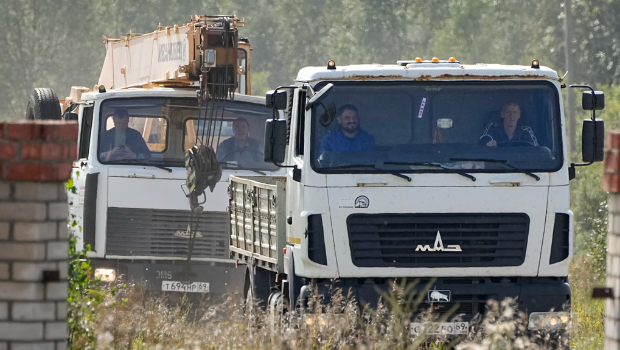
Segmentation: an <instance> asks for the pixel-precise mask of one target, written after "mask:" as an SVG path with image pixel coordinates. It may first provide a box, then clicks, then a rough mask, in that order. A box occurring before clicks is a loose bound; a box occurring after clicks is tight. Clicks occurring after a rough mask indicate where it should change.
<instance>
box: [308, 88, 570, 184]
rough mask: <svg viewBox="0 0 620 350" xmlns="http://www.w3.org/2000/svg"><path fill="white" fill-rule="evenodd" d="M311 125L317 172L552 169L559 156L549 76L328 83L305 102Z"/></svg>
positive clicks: (556, 102) (554, 97)
mask: <svg viewBox="0 0 620 350" xmlns="http://www.w3.org/2000/svg"><path fill="white" fill-rule="evenodd" d="M317 90H318V89H317ZM312 130H313V131H312V132H313V137H312V141H311V145H312V154H311V157H312V166H313V168H314V169H315V170H316V171H318V172H321V173H329V172H333V173H355V172H373V170H372V168H370V167H368V165H373V166H374V167H375V168H377V169H379V170H378V171H377V172H379V171H383V172H385V170H390V171H397V172H402V173H406V172H416V173H419V172H449V171H454V170H460V171H464V170H466V171H467V172H517V171H521V170H522V171H546V172H551V171H557V170H559V169H560V167H561V166H562V162H563V159H562V137H561V130H562V129H561V120H560V108H559V97H558V93H557V89H556V88H555V87H554V85H553V84H551V83H548V82H526V83H519V82H510V83H508V82H497V81H494V82H476V83H460V82H415V83H394V82H390V83H369V82H364V83H339V82H335V83H334V87H333V88H332V89H331V90H330V91H329V92H328V93H327V96H326V97H325V98H324V99H323V100H322V101H320V103H318V104H315V105H314V106H313V108H312ZM356 165H359V168H357V167H356Z"/></svg>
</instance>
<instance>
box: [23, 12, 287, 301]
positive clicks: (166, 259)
mask: <svg viewBox="0 0 620 350" xmlns="http://www.w3.org/2000/svg"><path fill="white" fill-rule="evenodd" d="M241 25H243V21H241V20H239V19H237V18H236V17H235V16H214V17H211V16H197V17H194V18H192V20H191V22H190V23H187V24H185V25H184V26H181V27H178V26H176V25H175V26H174V27H160V28H158V29H157V30H156V31H154V32H152V33H148V34H143V35H128V36H127V37H123V38H121V39H106V40H105V44H106V50H107V54H106V58H105V62H104V66H103V69H102V72H101V76H100V79H99V83H98V85H97V86H96V87H95V89H94V91H90V90H89V89H86V88H73V89H72V96H71V97H70V98H68V99H67V100H66V101H64V103H65V105H66V107H67V109H66V111H65V113H64V118H65V119H77V120H78V121H79V125H80V131H79V140H78V143H79V145H78V160H77V161H76V162H75V163H74V169H73V176H72V183H73V184H72V189H71V190H70V191H69V202H70V203H69V204H70V216H71V218H70V219H71V220H72V221H74V232H75V234H76V235H77V239H78V240H77V249H78V250H79V249H82V247H86V245H90V248H91V251H90V252H89V254H88V256H89V257H90V259H91V263H92V265H93V267H94V269H95V271H94V275H95V277H97V278H101V279H102V280H103V281H105V282H113V281H115V280H116V279H117V278H119V277H120V276H121V275H123V276H124V279H123V280H124V281H134V282H146V283H147V286H148V289H149V291H150V292H152V293H156V294H157V293H164V292H166V293H169V294H172V295H173V297H178V296H179V295H180V293H173V292H193V293H198V294H192V295H194V296H198V295H207V296H210V295H214V296H221V295H223V294H225V293H227V292H229V291H233V292H235V291H236V292H240V291H242V287H243V269H236V268H235V265H236V261H235V260H232V259H230V255H229V242H228V241H229V232H228V230H229V219H228V213H227V208H226V206H227V204H228V194H227V192H226V191H227V187H228V186H227V181H228V176H229V175H231V174H237V175H250V174H256V173H260V174H277V173H278V171H279V170H278V167H276V166H274V165H273V164H271V163H265V162H264V161H263V158H264V156H263V153H262V150H263V146H262V144H261V143H262V138H263V129H264V124H265V121H266V120H267V119H269V118H272V110H270V109H267V108H266V107H265V98H264V97H262V96H261V97H256V96H248V95H249V93H250V80H249V70H250V46H249V42H248V40H247V39H240V38H238V34H237V28H238V27H239V26H241ZM217 89H220V90H219V92H218V91H216V90H217ZM35 95H36V96H39V95H40V96H44V98H36V96H35ZM48 95H50V96H51V94H50V93H49V91H48V89H37V90H35V94H33V96H35V97H34V98H33V99H32V100H33V101H34V102H33V107H32V108H30V110H31V113H30V114H29V115H31V116H32V118H38V117H40V118H50V117H51V116H50V115H49V114H44V115H38V114H36V113H35V112H34V111H36V110H37V108H36V107H37V106H39V105H41V104H43V103H46V104H49V100H50V98H47V97H45V96H48ZM197 95H198V96H199V97H200V100H199V99H198V98H197ZM56 106H58V104H56ZM39 109H40V108H39ZM205 116H207V118H205ZM209 123H216V124H217V125H215V128H214V127H213V125H211V129H217V130H218V131H220V132H218V136H219V137H217V138H213V137H212V138H211V141H213V143H214V144H213V148H214V149H215V150H216V151H217V158H218V161H219V162H220V165H221V167H222V171H223V175H222V177H221V180H220V184H218V185H217V186H215V188H214V189H213V191H212V192H209V191H207V193H206V202H205V203H204V204H202V207H203V209H204V210H203V212H202V213H200V215H194V217H193V220H194V222H193V224H194V225H197V228H195V231H196V232H195V239H193V242H191V243H193V244H190V239H189V233H190V232H189V231H190V230H188V225H189V224H190V220H191V219H192V215H191V213H190V203H189V200H188V198H187V197H186V194H187V189H186V188H185V184H186V178H187V171H186V168H185V163H184V159H185V151H186V150H188V149H190V148H191V147H192V146H194V145H195V144H197V143H202V142H206V141H209V139H208V137H207V136H206V135H205V130H206V129H207V128H208V127H209V125H208V124H209ZM259 140H260V141H259ZM225 144H226V146H224V145H225ZM220 145H222V147H221V149H220V147H219V146H220ZM224 147H225V148H224ZM282 173H283V172H282ZM184 191H185V192H184ZM201 200H203V199H202V198H201ZM207 293H208V294H207Z"/></svg>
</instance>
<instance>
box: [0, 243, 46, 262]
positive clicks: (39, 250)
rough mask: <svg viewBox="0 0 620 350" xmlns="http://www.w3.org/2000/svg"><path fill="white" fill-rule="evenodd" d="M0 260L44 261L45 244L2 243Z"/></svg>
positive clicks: (0, 245)
mask: <svg viewBox="0 0 620 350" xmlns="http://www.w3.org/2000/svg"><path fill="white" fill-rule="evenodd" d="M0 260H14V261H38V260H39V261H40V260H45V243H2V244H0Z"/></svg>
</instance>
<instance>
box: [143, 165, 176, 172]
mask: <svg viewBox="0 0 620 350" xmlns="http://www.w3.org/2000/svg"><path fill="white" fill-rule="evenodd" d="M149 165H152V166H154V167H156V168H158V169H161V170H165V171H167V172H169V173H171V172H172V169H170V168H167V167H165V166H163V165H157V164H149Z"/></svg>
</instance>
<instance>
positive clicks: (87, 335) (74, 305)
mask: <svg viewBox="0 0 620 350" xmlns="http://www.w3.org/2000/svg"><path fill="white" fill-rule="evenodd" d="M75 225H76V223H75V221H74V223H73V224H72V225H71V226H72V228H73V229H75ZM76 241H77V239H76V237H75V236H74V235H72V236H71V238H70V240H69V296H68V300H67V301H68V303H67V328H68V338H69V348H71V349H84V348H88V347H90V348H94V346H95V343H96V339H97V337H96V333H95V330H94V329H93V327H92V323H93V322H94V320H95V319H97V318H98V317H99V316H98V315H97V313H96V307H97V305H99V303H101V301H102V300H103V299H104V298H105V296H106V295H105V293H104V290H103V289H102V288H101V286H100V283H101V281H99V280H93V278H92V274H93V271H92V267H91V265H90V259H89V258H88V251H90V246H88V247H87V248H86V249H84V250H82V251H81V252H80V251H78V250H76ZM108 292H109V293H110V295H114V290H109V291H108Z"/></svg>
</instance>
